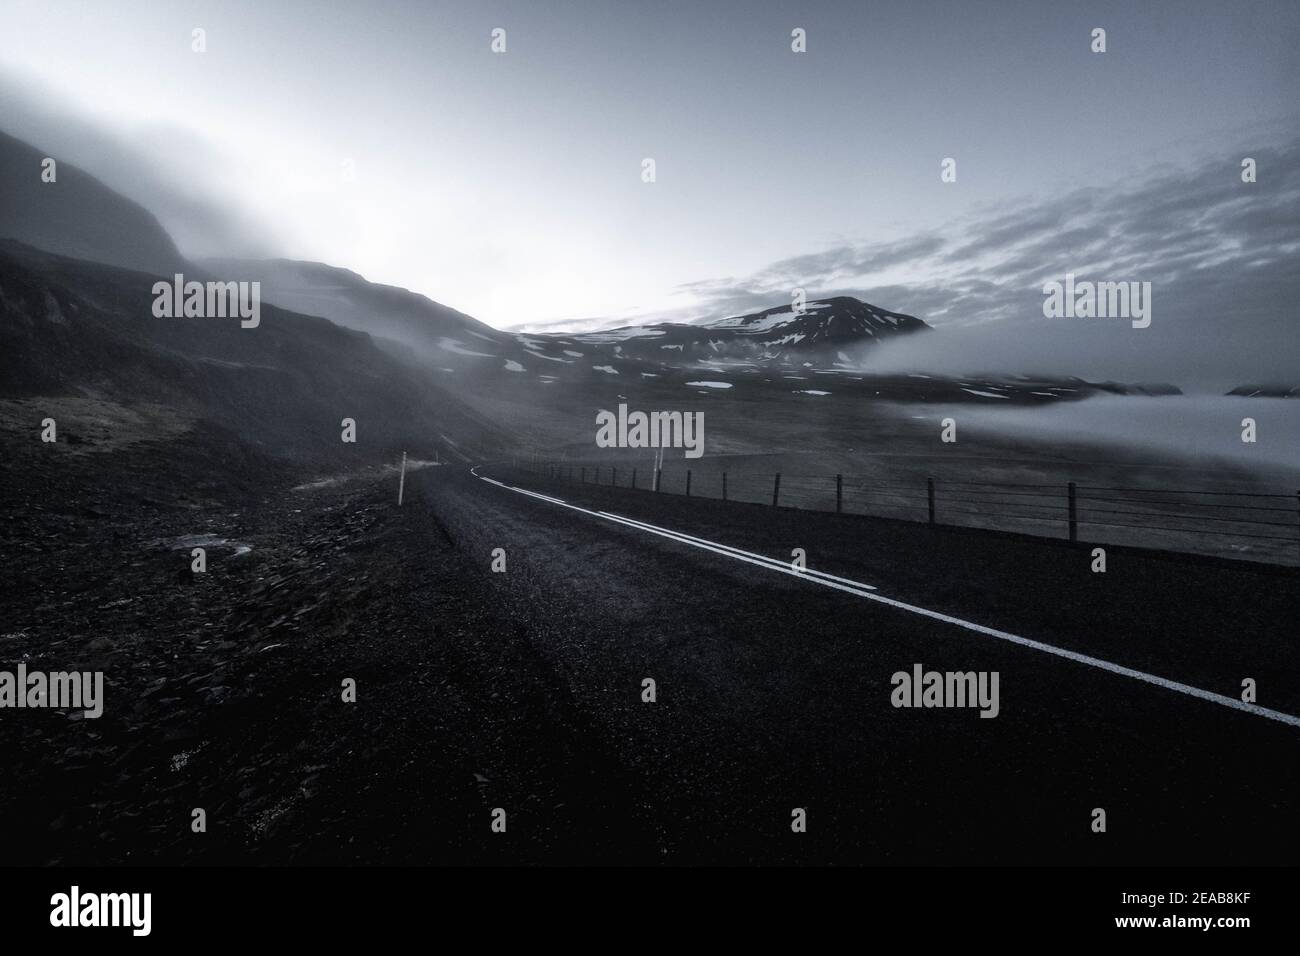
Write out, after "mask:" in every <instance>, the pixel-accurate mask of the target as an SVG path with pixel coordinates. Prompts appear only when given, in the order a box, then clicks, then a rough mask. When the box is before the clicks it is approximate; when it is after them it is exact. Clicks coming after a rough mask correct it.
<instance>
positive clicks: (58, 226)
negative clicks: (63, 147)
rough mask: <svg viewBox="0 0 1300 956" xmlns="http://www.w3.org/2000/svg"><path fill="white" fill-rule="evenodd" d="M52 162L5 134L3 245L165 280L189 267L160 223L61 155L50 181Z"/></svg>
mask: <svg viewBox="0 0 1300 956" xmlns="http://www.w3.org/2000/svg"><path fill="white" fill-rule="evenodd" d="M48 155H49V154H47V153H44V152H42V151H41V150H39V149H37V148H35V147H33V146H30V145H28V144H27V143H24V142H22V141H21V140H17V139H14V138H13V137H12V136H9V135H7V134H5V133H2V132H0V182H2V183H3V184H4V193H3V201H2V202H0V239H15V240H17V241H19V242H23V243H26V244H28V245H31V246H35V247H36V248H38V249H44V250H46V251H47V252H53V253H56V254H58V255H63V256H70V257H72V258H74V259H86V260H89V261H91V262H102V263H106V264H108V265H114V266H120V267H122V268H125V269H135V270H138V271H140V272H149V273H153V274H154V275H157V276H166V275H171V274H172V273H173V272H176V271H180V270H181V269H182V268H183V265H184V260H183V258H182V257H181V254H180V252H179V250H177V248H176V244H175V243H173V242H172V240H171V237H170V236H168V235H167V233H166V231H165V230H164V229H163V228H162V226H161V225H159V223H158V220H157V219H155V218H154V217H153V215H152V214H151V213H149V212H147V211H146V210H145V209H143V208H142V207H141V206H139V205H137V204H136V203H134V202H132V201H131V200H129V199H127V198H126V197H125V196H122V195H121V194H119V193H116V192H114V191H113V190H111V189H109V188H108V187H107V186H105V185H104V184H103V183H101V182H100V181H99V180H98V179H96V178H95V177H94V176H91V175H90V174H89V173H87V172H85V171H83V170H81V169H79V168H77V167H76V166H73V165H71V164H69V163H65V162H59V161H58V157H57V156H54V157H51V158H53V159H54V160H55V162H56V165H55V180H54V182H44V181H42V178H41V173H42V165H41V164H42V161H43V160H44V159H45V158H46V157H47V156H48Z"/></svg>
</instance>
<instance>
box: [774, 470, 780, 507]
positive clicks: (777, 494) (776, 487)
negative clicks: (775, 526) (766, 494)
mask: <svg viewBox="0 0 1300 956" xmlns="http://www.w3.org/2000/svg"><path fill="white" fill-rule="evenodd" d="M780 497H781V473H780V472H779V471H778V472H777V473H776V481H774V482H772V507H773V508H775V507H776V502H777V499H778V498H780Z"/></svg>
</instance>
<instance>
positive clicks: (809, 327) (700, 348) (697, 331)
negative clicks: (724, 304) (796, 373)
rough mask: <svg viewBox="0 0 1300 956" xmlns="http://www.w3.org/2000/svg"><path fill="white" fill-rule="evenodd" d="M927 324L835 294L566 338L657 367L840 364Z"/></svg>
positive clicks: (926, 327)
mask: <svg viewBox="0 0 1300 956" xmlns="http://www.w3.org/2000/svg"><path fill="white" fill-rule="evenodd" d="M929 328H930V327H929V326H928V325H926V324H925V323H924V322H922V321H921V320H920V319H918V318H915V317H913V316H910V315H903V314H902V313H899V312H890V311H889V310H888V309H881V308H878V307H876V306H874V305H870V304H869V303H866V302H861V301H859V300H858V299H854V298H850V297H848V296H837V297H835V298H831V299H821V300H817V301H814V302H810V303H808V304H807V305H806V306H805V307H804V309H803V310H802V311H799V312H796V311H795V310H794V308H792V307H791V306H777V307H776V308H772V309H765V310H763V311H762V312H753V313H750V314H748V315H737V316H731V317H728V318H725V319H718V320H716V321H713V322H706V323H703V324H700V325H688V324H683V323H674V322H662V323H658V324H655V325H644V326H635V327H629V328H622V329H610V330H607V331H603V332H588V333H584V334H581V335H573V336H568V338H570V339H572V340H575V341H577V342H580V343H582V344H584V345H587V346H590V347H592V348H596V349H600V350H603V351H609V352H611V353H613V355H612V357H615V358H622V359H640V360H642V361H650V362H653V363H656V364H658V363H665V364H672V365H683V364H690V363H694V362H705V363H716V362H728V361H731V362H742V363H745V364H756V365H760V366H768V365H792V364H801V363H803V362H806V361H817V360H819V359H820V360H824V361H826V362H827V363H832V362H834V361H836V360H839V361H845V358H844V356H842V355H840V354H838V353H841V352H845V351H846V350H848V351H856V350H858V348H859V347H861V346H864V345H865V346H872V345H874V344H876V343H878V342H881V341H883V340H885V339H887V338H891V337H893V336H897V335H907V334H911V333H913V332H919V331H922V330H928V329H929ZM533 338H546V337H545V336H533Z"/></svg>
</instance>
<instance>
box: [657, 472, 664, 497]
mask: <svg viewBox="0 0 1300 956" xmlns="http://www.w3.org/2000/svg"><path fill="white" fill-rule="evenodd" d="M663 477H664V470H663V469H662V468H656V469H655V491H656V492H658V491H659V482H660V481H662V480H663Z"/></svg>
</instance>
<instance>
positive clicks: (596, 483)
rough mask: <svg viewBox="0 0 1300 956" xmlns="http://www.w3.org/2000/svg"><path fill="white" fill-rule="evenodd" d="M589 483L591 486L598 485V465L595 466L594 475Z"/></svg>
mask: <svg viewBox="0 0 1300 956" xmlns="http://www.w3.org/2000/svg"><path fill="white" fill-rule="evenodd" d="M591 483H592V484H593V485H598V484H600V465H597V466H596V474H595V475H594V476H593V477H592V479H591Z"/></svg>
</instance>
